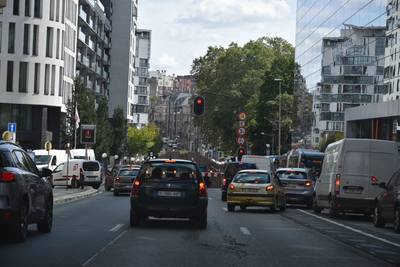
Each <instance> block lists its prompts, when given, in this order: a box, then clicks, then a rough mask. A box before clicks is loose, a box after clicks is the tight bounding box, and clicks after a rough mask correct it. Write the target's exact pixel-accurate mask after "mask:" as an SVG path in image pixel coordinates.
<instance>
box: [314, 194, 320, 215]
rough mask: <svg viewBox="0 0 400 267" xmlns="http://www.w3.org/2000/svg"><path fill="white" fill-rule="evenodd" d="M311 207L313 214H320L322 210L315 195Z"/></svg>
mask: <svg viewBox="0 0 400 267" xmlns="http://www.w3.org/2000/svg"><path fill="white" fill-rule="evenodd" d="M312 209H313V211H314V213H315V214H320V213H321V211H322V208H320V207H318V202H317V198H316V197H315V196H314V197H313V200H312Z"/></svg>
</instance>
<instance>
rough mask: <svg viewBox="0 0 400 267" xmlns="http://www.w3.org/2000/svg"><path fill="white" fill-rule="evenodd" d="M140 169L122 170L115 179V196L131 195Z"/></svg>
mask: <svg viewBox="0 0 400 267" xmlns="http://www.w3.org/2000/svg"><path fill="white" fill-rule="evenodd" d="M139 170H140V168H138V167H128V168H121V169H119V171H118V174H117V176H116V177H115V179H114V196H118V195H119V194H120V193H130V192H131V189H132V183H133V180H134V179H135V178H136V177H137V175H138V173H139Z"/></svg>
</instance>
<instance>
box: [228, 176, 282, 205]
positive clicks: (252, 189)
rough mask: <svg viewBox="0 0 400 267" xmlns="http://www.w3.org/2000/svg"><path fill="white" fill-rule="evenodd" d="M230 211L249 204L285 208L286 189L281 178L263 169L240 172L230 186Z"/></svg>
mask: <svg viewBox="0 0 400 267" xmlns="http://www.w3.org/2000/svg"><path fill="white" fill-rule="evenodd" d="M227 205H228V211H231V212H232V211H235V207H236V206H239V207H240V208H241V209H242V210H243V209H246V207H249V206H256V207H269V208H270V209H271V211H276V210H278V208H279V209H280V210H285V208H286V197H285V190H284V188H283V187H282V184H281V182H280V181H279V179H278V178H277V177H275V176H273V175H271V174H270V173H269V172H267V171H263V170H243V171H240V172H238V173H237V174H236V175H235V177H234V178H233V180H232V182H231V183H230V184H229V187H228V198H227Z"/></svg>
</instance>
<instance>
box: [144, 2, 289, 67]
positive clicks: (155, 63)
mask: <svg viewBox="0 0 400 267" xmlns="http://www.w3.org/2000/svg"><path fill="white" fill-rule="evenodd" d="M138 12H139V14H138V27H139V28H141V29H149V30H152V49H151V53H152V54H151V60H150V65H151V69H152V70H166V71H167V73H168V74H176V75H185V74H189V73H190V69H191V64H192V62H193V59H195V58H197V57H200V56H202V55H205V53H206V52H207V48H208V47H209V46H223V47H227V46H228V45H229V44H230V43H232V42H235V43H238V44H240V45H243V44H245V43H246V42H248V41H250V40H256V39H258V38H260V37H264V36H268V37H275V36H279V37H282V38H284V39H286V40H287V41H289V42H290V43H292V44H293V45H294V42H295V30H296V29H295V25H296V0H139V11H138Z"/></svg>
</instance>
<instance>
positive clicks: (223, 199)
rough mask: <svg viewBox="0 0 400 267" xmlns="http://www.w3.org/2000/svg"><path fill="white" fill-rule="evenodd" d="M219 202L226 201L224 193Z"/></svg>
mask: <svg viewBox="0 0 400 267" xmlns="http://www.w3.org/2000/svg"><path fill="white" fill-rule="evenodd" d="M221 201H224V202H225V201H226V193H222V194H221Z"/></svg>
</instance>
